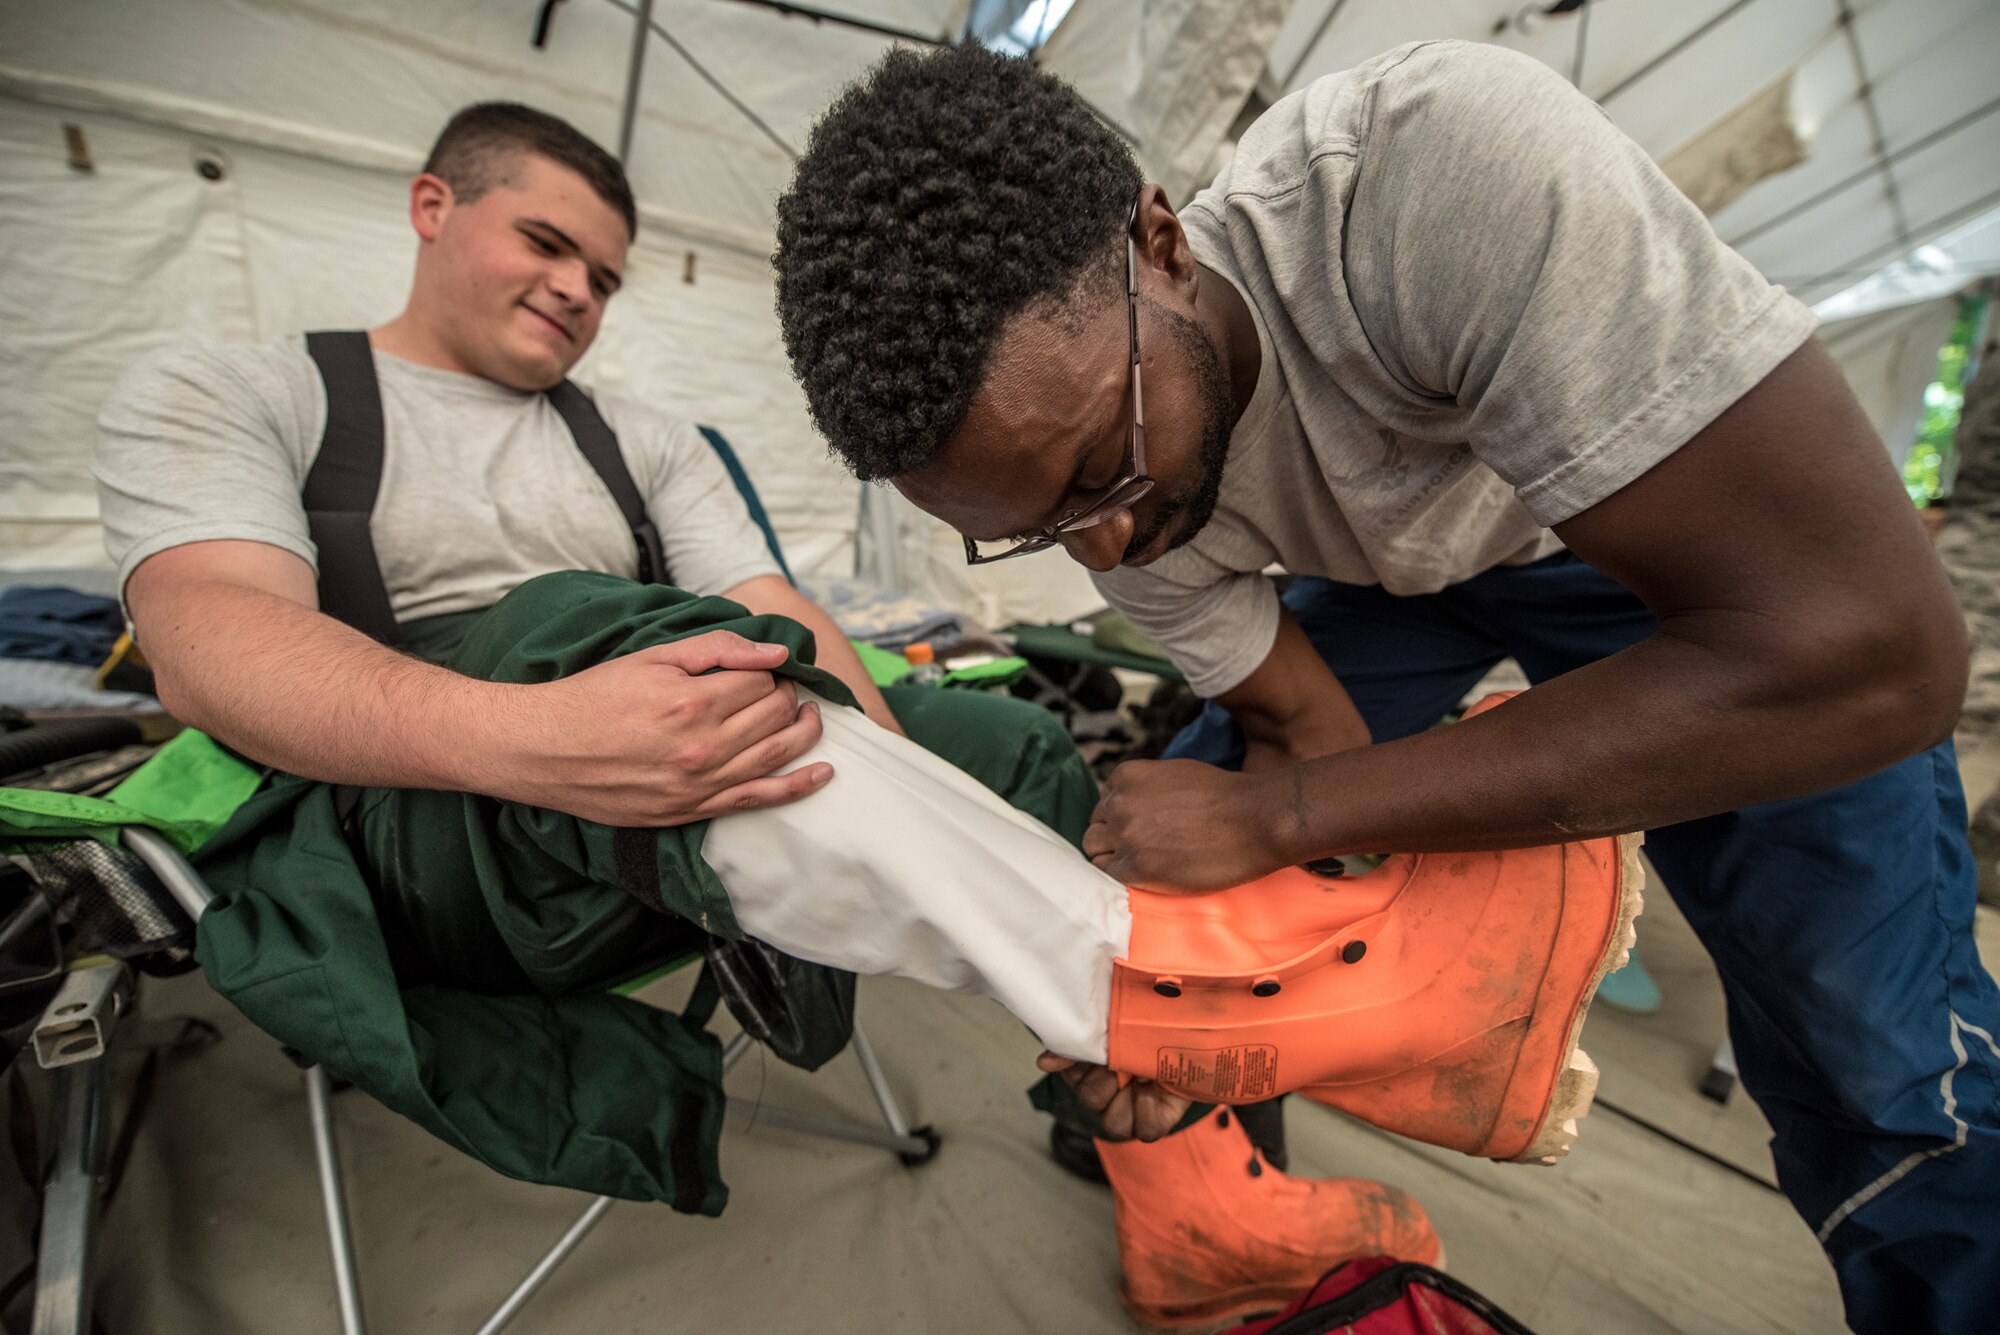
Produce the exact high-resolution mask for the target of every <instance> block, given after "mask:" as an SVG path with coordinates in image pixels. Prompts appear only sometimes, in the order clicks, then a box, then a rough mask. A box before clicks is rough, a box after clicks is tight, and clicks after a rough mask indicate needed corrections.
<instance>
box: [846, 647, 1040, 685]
mask: <svg viewBox="0 0 2000 1335" xmlns="http://www.w3.org/2000/svg"><path fill="white" fill-rule="evenodd" d="M848 643H850V644H852V645H853V646H854V654H855V657H857V658H859V659H860V660H861V666H862V667H863V668H864V669H865V670H866V671H867V673H868V679H869V680H870V681H872V682H874V683H875V684H876V685H877V686H897V685H900V684H902V682H903V681H904V680H905V679H907V678H908V677H909V675H910V674H911V673H912V672H914V671H916V669H915V668H914V667H912V666H911V665H910V660H909V659H907V658H905V657H903V656H902V655H901V654H896V653H891V652H889V651H888V650H887V649H881V648H877V647H876V646H875V645H872V644H868V643H866V642H864V641H861V640H850V641H848ZM1027 670H1028V660H1027V659H1025V658H996V659H994V660H993V661H992V662H990V663H980V664H977V665H975V666H973V667H963V668H952V669H951V670H949V671H948V672H946V673H945V674H944V676H943V678H941V679H940V682H939V684H940V685H944V686H965V687H972V688H975V689H981V690H990V689H996V688H998V687H1002V686H1011V685H1013V684H1014V683H1015V682H1016V681H1018V680H1020V678H1021V674H1022V673H1024V672H1026V671H1027Z"/></svg>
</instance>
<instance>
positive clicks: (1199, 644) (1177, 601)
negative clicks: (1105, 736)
mask: <svg viewBox="0 0 2000 1335" xmlns="http://www.w3.org/2000/svg"><path fill="white" fill-rule="evenodd" d="M1091 580H1092V582H1093V583H1095V584H1096V585H1097V591H1098V592H1099V593H1101V594H1103V595H1104V599H1105V601H1106V602H1108V603H1110V604H1111V605H1112V606H1113V607H1115V608H1117V609H1118V610H1119V611H1121V612H1123V613H1124V614H1125V615H1126V616H1128V617H1130V618H1131V619H1132V624H1133V625H1135V626H1137V627H1138V628H1139V629H1140V630H1142V631H1144V632H1145V633H1146V634H1147V635H1150V636H1151V637H1152V638H1153V639H1155V640H1157V641H1158V642H1159V644H1160V647H1161V648H1163V649H1165V650H1166V652H1167V657H1168V658H1169V659H1171V660H1172V661H1173V664H1174V666H1175V667H1177V668H1179V669H1180V670H1181V675H1182V676H1184V677H1186V678H1187V681H1188V686H1189V688H1190V689H1192V690H1193V691H1194V693H1195V694H1196V695H1198V696H1200V697H1201V698H1202V699H1204V700H1213V699H1215V698H1216V697H1217V696H1219V695H1224V694H1226V693H1228V692H1229V691H1231V690H1233V689H1235V688H1236V687H1237V686H1240V685H1242V683H1243V681H1244V679H1245V678H1247V677H1248V676H1249V675H1250V674H1251V673H1253V672H1255V671H1256V670H1257V669H1258V668H1259V667H1260V666H1262V665H1263V662H1264V660H1265V659H1266V658H1268V657H1269V656H1270V653H1271V646H1272V644H1274V643H1276V641H1277V637H1278V591H1277V589H1276V588H1275V587H1273V585H1272V584H1271V581H1270V579H1269V578H1268V577H1267V576H1265V575H1264V574H1263V573H1262V572H1251V573H1247V574H1246V573H1243V572H1240V571H1231V570H1224V569H1222V568H1221V567H1219V566H1216V565H1214V563H1213V562H1210V561H1208V560H1206V559H1205V558H1203V557H1201V556H1199V555H1197V554H1195V553H1193V552H1190V551H1186V550H1183V551H1179V552H1169V553H1168V554H1167V555H1166V556H1164V557H1161V558H1160V559H1159V560H1158V561H1155V562H1154V563H1153V564H1152V565H1150V566H1146V567H1141V568H1128V567H1125V566H1120V567H1118V568H1117V569H1115V570H1109V571H1102V572H1093V573H1092V574H1091Z"/></svg>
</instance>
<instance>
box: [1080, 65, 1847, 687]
mask: <svg viewBox="0 0 2000 1335" xmlns="http://www.w3.org/2000/svg"><path fill="white" fill-rule="evenodd" d="M1181 221H1182V223H1183V225H1184V226H1185V227H1186V229H1187V234H1188V240H1189V243H1190V245H1191V246H1192V247H1193V250H1194V253H1195V256H1196V258H1198V259H1199V260H1200V261H1201V262H1202V263H1203V264H1205V265H1207V266H1208V267H1209V268H1211V269H1213V270H1215V271H1216V272H1217V273H1219V274H1221V275H1222V276H1223V277H1224V278H1226V279H1227V280H1228V281H1229V282H1230V283H1232V284H1233V285H1234V286H1235V287H1236V288H1237V290H1238V291H1239V292H1240V293H1241V294H1242V296H1243V297H1244V299H1245V301H1246V302H1247V303H1248V305H1249V307H1250V309H1251V313H1252V315H1253V316H1254V318H1255V321H1256V324H1257V333H1258V339H1259V342H1260V345H1261V349H1262V352H1263V363H1262V369H1261V371H1260V373H1259V376H1258V380H1257V389H1256V392H1255V394H1254V395H1253V396H1252V399H1251V401H1250V403H1249V404H1248V405H1247V407H1246V408H1245V411H1244V413H1243V416H1242V418H1241V420H1240V421H1239V422H1238V423H1237V426H1236V429H1235V432H1234V434H1233V435H1232V437H1231V440H1230V453H1229V460H1228V463H1227V466H1226V468H1225V470H1224V473H1223V480H1222V494H1221V498H1220V501H1219V503H1218V504H1217V507H1216V511H1215V517H1214V518H1213V519H1212V520H1211V521H1210V522H1209V524H1208V525H1207V526H1206V527H1205V528H1203V529H1202V531H1201V532H1200V533H1199V534H1198V535H1197V536H1196V537H1195V538H1194V540H1193V541H1192V542H1190V543H1189V544H1188V545H1186V546H1185V547H1182V548H1180V549H1178V550H1176V551H1172V552H1169V553H1167V554H1166V555H1165V556H1163V557H1161V558H1160V559H1159V560H1157V561H1155V562H1154V563H1153V564H1152V565H1151V566H1148V567H1145V568H1142V569H1127V568H1120V569H1117V570H1114V571H1112V572H1110V573H1108V574H1104V575H1099V576H1097V577H1096V579H1097V584H1098V588H1099V589H1100V590H1101V591H1102V593H1103V594H1104V596H1105V597H1106V598H1107V599H1108V600H1109V601H1110V602H1111V603H1112V604H1113V605H1114V606H1116V607H1118V608H1120V609H1122V610H1123V611H1125V612H1126V613H1127V614H1128V615H1129V616H1131V618H1132V620H1133V621H1134V622H1135V623H1136V624H1137V625H1138V626H1139V627H1140V628H1141V629H1143V630H1145V631H1146V632H1147V633H1148V634H1150V635H1152V636H1153V637H1154V638H1155V639H1157V640H1159V641H1160V642H1161V644H1162V645H1164V646H1165V648H1166V650H1167V652H1168V653H1169V654H1170V655H1171V656H1172V658H1173V660H1174V661H1175V663H1176V664H1177V665H1179V667H1180V668H1181V669H1182V671H1184V672H1185V673H1186V674H1187V677H1188V680H1189V682H1190V683H1191V684H1192V685H1193V686H1194V688H1195V690H1196V691H1198V692H1199V693H1200V694H1202V695H1204V696H1207V697H1214V696H1217V695H1220V694H1222V693H1224V692H1226V691H1228V690H1230V689H1232V688H1233V687H1235V686H1237V685H1239V684H1240V683H1241V682H1242V681H1243V679H1244V678H1246V677H1248V676H1249V675H1250V673H1251V672H1253V671H1254V670H1255V669H1256V668H1257V667H1258V665H1259V664H1261V663H1262V662H1263V660H1264V658H1265V656H1266V655H1267V654H1268V653H1269V652H1270V648H1271V643H1272V640H1273V637H1274V636H1275V634H1276V628H1277V621H1278V601H1277V595H1276V593H1275V592H1274V591H1273V589H1272V586H1271V583H1270V581H1269V580H1268V579H1266V578H1264V577H1263V575H1262V574H1261V573H1259V572H1261V571H1263V570H1264V569H1265V568H1266V567H1268V566H1270V565H1271V564H1273V563H1276V564H1278V565H1280V566H1282V567H1283V568H1285V569H1286V570H1289V571H1291V572H1293V573H1296V574H1302V575H1318V576H1324V577H1326V578H1329V579H1335V580H1340V581H1343V582H1346V583H1353V584H1369V585H1380V586H1382V587H1383V588H1384V589H1386V590H1388V591H1389V592H1390V593H1393V594H1398V595H1411V594H1423V593H1433V592H1436V591H1437V590H1439V589H1442V588H1444V587H1446V586H1447V585H1450V584H1455V583H1459V582H1461V581H1463V580H1466V579H1469V578H1471V577H1472V576H1474V575H1476V574H1479V573H1480V572H1481V571H1484V570H1488V569H1491V568H1493V567H1494V566H1498V565H1506V564H1519V563H1523V562H1527V561H1531V560H1534V559H1536V558H1538V557H1542V556H1546V555H1548V554H1550V553H1552V552H1556V551H1559V550H1561V547H1562V544H1561V543H1560V542H1559V541H1558V540H1557V539H1556V537H1555V535H1554V534H1553V533H1551V532H1549V531H1548V526H1549V525H1553V524H1558V523H1561V522H1562V521H1563V520H1565V519H1568V518H1570V517H1572V516H1574V515H1576V514H1578V513H1579V512H1581V511H1583V510H1586V509H1588V508H1590V507H1591V506H1593V505H1595V504H1597V503H1598V502H1599V501H1601V500H1603V499H1605V498H1606V497H1608V496H1610V495H1611V494H1612V493H1613V492H1616V491H1617V490H1619V489H1620V488H1621V487H1623V486H1624V485H1625V484H1626V483H1628V482H1631V481H1632V480H1633V479H1635V478H1637V477H1638V476H1639V475H1640V474H1642V473H1644V472H1645V471H1646V470H1647V469H1649V468H1651V467H1652V466H1653V465H1654V464H1657V463H1658V462H1660V460H1662V459H1664V458H1665V457H1666V456H1668V455H1669V454H1671V453H1673V452H1674V451H1675V450H1676V449H1679V448H1680V447H1681V446H1682V445H1684V444H1685V443H1687V441H1688V440H1689V439H1690V438H1691V437H1693V436H1694V435H1695V434H1696V433H1697V432H1699V431H1700V430H1701V429H1702V428H1703V427H1705V426H1707V425H1708V424H1709V423H1710V422H1712V421H1713V420H1714V419H1715V418H1716V417H1717V416H1718V415H1720V414H1721V412H1722V411H1723V409H1725V408H1727V407H1728V406H1729V405H1730V404H1732V403H1734V402H1735V401H1736V400H1737V399H1738V398H1740V397H1742V396H1743V394H1744V393H1746V392H1747V391H1748V390H1750V389H1751V388H1753V387H1754V386H1755V385H1756V384H1757V383H1758V381H1760V380H1762V379H1763V378H1764V377H1765V376H1766V375H1767V374H1768V373H1769V372H1770V371H1771V370H1772V369H1773V368H1775V367H1776V366H1777V365H1778V363H1779V362H1781V361H1783V360H1784V359H1785V358H1786V357H1787V356H1788V355H1790V354H1791V353H1792V352H1793V351H1795V350H1796V349H1797V348H1798V347H1799V345H1800V344H1802V343H1803V342H1804V341H1805V340H1806V338H1807V336H1808V335H1810V333H1811V332H1812V329H1813V324H1814V322H1813V317H1812V313H1811V312H1810V311H1809V310H1807V309H1806V308H1805V307H1804V306H1803V305H1801V304H1800V303H1799V302H1798V301H1796V300H1794V299H1793V298H1791V297H1790V296H1788V295H1786V294H1785V293H1784V291H1783V290H1782V289H1780V288H1777V287H1774V286H1772V285H1771V284H1770V283H1769V282H1767V281H1765V279H1764V278H1763V277H1762V276H1761V275H1759V274H1758V273H1757V271H1756V270H1755V269H1753V268H1752V267H1751V266H1750V264H1749V263H1748V262H1747V261H1745V260H1744V259H1743V258H1742V257H1741V256H1739V255H1737V254H1736V253H1735V252H1734V251H1732V250H1730V249H1729V248H1728V247H1727V246H1725V245H1723V244H1722V242H1721V241H1720V240H1718V239H1717V237H1716V235H1715V233H1714V231H1713V230H1712V229H1711V228H1710V227H1709V225H1708V222H1707V220H1706V219H1704V218H1703V217H1702V215H1701V214H1700V213H1699V212H1698V211H1697V210H1696V209H1695V207H1694V206H1693V205H1692V204H1690V203H1689V202H1688V201H1687V199H1686V198H1685V197H1683V196H1682V195H1681V194H1680V192H1679V191H1678V190H1676V189H1675V188H1674V187H1673V185H1672V184H1671V183H1669V182H1668V181H1667V179H1666V178H1665V177H1664V176H1663V175H1661V173H1660V172H1659V170H1658V169H1657V168H1656V167H1655V166H1654V165H1653V163H1652V162H1651V161H1650V160H1649V159H1648V158H1647V157H1646V155H1645V153H1644V152H1643V151H1642V150H1641V149H1640V148H1639V147H1638V145H1636V144H1634V143H1633V142H1632V141H1631V140H1630V139H1628V138H1627V137H1626V136H1625V135H1624V134H1622V133H1621V132H1620V131H1619V130H1618V129H1617V128H1616V127H1615V126H1613V125H1612V123H1611V121H1610V119H1609V118H1608V117H1607V116H1605V115H1604V113H1603V112H1602V111H1600V110H1599V109H1598V108H1597V107H1596V106H1595V105H1594V104H1593V103H1591V102H1590V101H1588V100H1587V99H1585V98H1584V97H1583V96H1582V95H1580V94H1579V93H1577V92H1576V91H1575V90H1574V89H1572V88H1571V87H1570V86H1569V84H1568V83H1566V82H1564V81H1563V79H1562V78H1561V77H1560V76H1558V75H1556V74H1555V73H1553V72H1552V71H1550V70H1549V69H1548V68H1547V67H1545V66H1543V65H1541V64H1540V63H1538V62H1536V61H1533V60H1531V59H1529V58H1527V57H1525V56H1521V55H1518V54H1515V53H1512V52H1508V51H1504V50H1502V49H1500V48H1498V47H1493V46H1486V45H1478V44H1469V43H1462V42H1429V43H1422V44H1417V45H1413V46H1406V47H1402V48H1399V49H1397V50H1395V51H1391V52H1389V53H1388V54H1386V55H1383V56H1380V57H1378V58H1377V59H1375V60H1372V61H1370V62H1368V63H1367V64H1365V65H1361V66H1358V67H1357V68H1355V69H1352V70H1348V71H1345V72H1343V73H1338V74H1331V75H1328V76H1327V77H1326V78H1323V79H1320V80H1318V81H1316V82H1314V83H1313V84H1312V85H1310V86H1309V87H1307V88H1304V89H1301V90H1300V91H1299V92H1297V93H1294V94H1293V95H1292V96H1290V97H1287V98H1285V99H1284V100H1283V101H1281V102H1279V103H1277V104H1276V105H1275V106H1273V107H1272V108H1271V109H1270V110H1269V111H1268V112H1266V113H1265V114H1264V115H1263V116H1261V117H1260V118H1259V119H1258V120H1257V122H1256V124H1255V125H1253V126H1252V127H1251V128H1250V130H1249V131H1248V133H1246V134H1245V135H1244V137H1243V140H1242V142H1241V143H1240V144H1239V145H1238V147H1237V150H1236V154H1235V157H1234V160H1233V161H1232V162H1231V163H1230V165H1229V167H1228V168H1227V169H1225V170H1224V171H1223V173H1222V174H1221V175H1220V176H1219V177H1217V178H1216V180H1215V183H1214V184H1213V185H1211V186H1210V187H1209V188H1208V189H1206V190H1204V191H1202V192H1201V194H1199V195H1198V196H1196V198H1195V199H1194V200H1193V201H1192V202H1191V203H1189V205H1188V206H1187V207H1186V208H1185V209H1184V210H1183V211H1182V213H1181Z"/></svg>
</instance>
